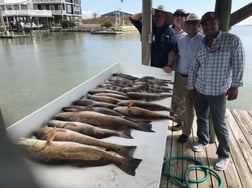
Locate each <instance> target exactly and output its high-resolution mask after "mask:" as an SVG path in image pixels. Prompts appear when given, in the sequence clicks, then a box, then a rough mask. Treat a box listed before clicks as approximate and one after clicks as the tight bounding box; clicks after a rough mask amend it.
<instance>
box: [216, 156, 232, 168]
mask: <svg viewBox="0 0 252 188" xmlns="http://www.w3.org/2000/svg"><path fill="white" fill-rule="evenodd" d="M228 163H229V158H219V159H218V160H217V161H216V163H215V164H214V169H215V170H220V171H222V170H225V169H226V168H227V166H228Z"/></svg>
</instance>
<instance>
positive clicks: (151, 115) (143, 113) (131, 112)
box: [114, 106, 177, 122]
mask: <svg viewBox="0 0 252 188" xmlns="http://www.w3.org/2000/svg"><path fill="white" fill-rule="evenodd" d="M114 110H115V111H118V112H120V113H122V114H124V115H127V116H130V117H139V118H146V119H154V120H157V119H170V120H173V121H175V122H177V118H176V117H174V116H170V115H165V114H161V113H158V112H153V111H151V110H146V109H143V108H140V107H128V106H118V107H115V108H114Z"/></svg>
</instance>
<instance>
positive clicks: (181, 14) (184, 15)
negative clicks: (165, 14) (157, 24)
mask: <svg viewBox="0 0 252 188" xmlns="http://www.w3.org/2000/svg"><path fill="white" fill-rule="evenodd" d="M173 16H175V17H186V16H187V15H186V14H184V13H174V14H173Z"/></svg>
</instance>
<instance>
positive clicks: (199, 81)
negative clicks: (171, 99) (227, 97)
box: [187, 31, 245, 96]
mask: <svg viewBox="0 0 252 188" xmlns="http://www.w3.org/2000/svg"><path fill="white" fill-rule="evenodd" d="M244 60H245V54H244V49H243V46H242V43H241V41H240V39H239V38H238V37H237V36H236V35H233V34H230V33H227V32H221V31H220V32H219V33H218V35H217V37H216V38H215V39H214V41H213V45H212V46H211V48H209V47H207V46H206V45H205V39H203V42H202V43H200V45H199V46H198V47H197V48H196V53H195V54H194V57H193V61H192V66H191V68H190V71H189V77H188V86H187V87H188V89H189V90H192V89H196V90H197V91H198V92H200V93H202V94H204V95H212V96H216V95H221V94H224V93H226V92H227V90H228V89H229V88H230V87H239V86H242V85H243V70H244V64H245V62H244Z"/></svg>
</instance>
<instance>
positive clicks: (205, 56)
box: [187, 12, 244, 170]
mask: <svg viewBox="0 0 252 188" xmlns="http://www.w3.org/2000/svg"><path fill="white" fill-rule="evenodd" d="M219 25H220V22H219V19H218V17H217V14H216V13H215V12H207V13H205V14H204V15H203V16H202V18H201V27H202V29H203V32H204V34H205V37H204V39H203V42H202V43H200V44H199V46H198V47H197V48H196V52H197V53H195V56H194V57H193V61H192V66H191V68H190V71H189V76H188V86H187V87H188V89H189V90H190V91H189V96H190V98H191V99H192V100H193V101H194V102H195V110H196V115H197V125H198V129H197V136H198V143H197V144H195V145H194V146H193V148H192V149H193V151H195V152H199V151H202V150H203V149H204V148H205V147H207V146H208V143H209V139H210V138H209V129H208V115H209V112H211V116H212V120H213V126H214V130H215V133H216V137H217V139H218V142H219V145H218V148H217V152H216V153H217V155H218V160H217V162H216V163H215V164H214V168H215V169H216V170H225V169H226V167H227V165H228V162H229V155H230V146H229V133H228V128H227V125H226V121H225V113H226V99H227V100H234V99H236V98H237V96H238V87H240V86H242V85H243V81H242V79H243V69H244V49H243V47H242V43H241V41H240V39H239V38H238V37H237V36H235V35H233V34H230V33H227V32H222V31H220V30H219Z"/></svg>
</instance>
